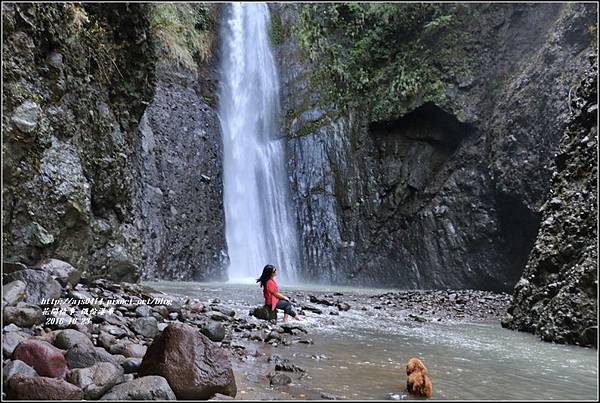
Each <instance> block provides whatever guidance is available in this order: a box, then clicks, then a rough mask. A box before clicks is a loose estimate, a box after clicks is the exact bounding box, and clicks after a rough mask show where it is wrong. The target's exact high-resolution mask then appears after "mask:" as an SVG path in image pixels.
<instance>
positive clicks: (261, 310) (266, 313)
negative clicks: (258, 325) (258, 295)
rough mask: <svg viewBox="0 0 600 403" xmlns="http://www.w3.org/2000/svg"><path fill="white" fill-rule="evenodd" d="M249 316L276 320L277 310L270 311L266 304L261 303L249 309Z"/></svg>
mask: <svg viewBox="0 0 600 403" xmlns="http://www.w3.org/2000/svg"><path fill="white" fill-rule="evenodd" d="M250 316H254V317H255V318H258V319H262V320H277V311H276V310H275V311H272V310H271V309H270V308H269V307H268V306H266V305H261V306H257V307H256V308H254V309H252V310H251V311H250Z"/></svg>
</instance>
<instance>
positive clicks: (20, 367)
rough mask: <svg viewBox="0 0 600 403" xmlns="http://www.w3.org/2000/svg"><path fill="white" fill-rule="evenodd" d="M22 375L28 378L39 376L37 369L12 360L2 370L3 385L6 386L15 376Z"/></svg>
mask: <svg viewBox="0 0 600 403" xmlns="http://www.w3.org/2000/svg"><path fill="white" fill-rule="evenodd" d="M17 374H21V375H24V376H27V377H33V376H38V373H37V372H35V369H33V368H31V367H30V366H29V365H27V364H26V363H24V362H23V361H21V360H11V361H9V362H8V363H7V364H6V365H5V366H4V368H2V384H6V382H8V381H9V380H10V378H12V377H13V376H15V375H17Z"/></svg>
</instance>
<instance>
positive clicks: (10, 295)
mask: <svg viewBox="0 0 600 403" xmlns="http://www.w3.org/2000/svg"><path fill="white" fill-rule="evenodd" d="M26 287H27V284H25V283H24V282H23V281H20V280H15V281H12V282H10V283H8V284H5V285H3V286H2V307H4V305H15V304H17V303H18V302H20V301H23V300H25V299H26V298H27V291H26Z"/></svg>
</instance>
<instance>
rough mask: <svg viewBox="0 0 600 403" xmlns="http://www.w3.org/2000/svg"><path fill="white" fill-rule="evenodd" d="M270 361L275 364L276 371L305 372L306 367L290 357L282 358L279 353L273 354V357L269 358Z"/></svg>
mask: <svg viewBox="0 0 600 403" xmlns="http://www.w3.org/2000/svg"><path fill="white" fill-rule="evenodd" d="M269 362H272V363H274V364H275V371H286V372H305V371H304V369H302V368H300V367H298V366H297V365H295V364H293V363H292V362H291V361H290V360H289V359H287V358H281V357H280V356H278V355H273V356H272V357H271V358H269Z"/></svg>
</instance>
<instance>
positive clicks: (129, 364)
mask: <svg viewBox="0 0 600 403" xmlns="http://www.w3.org/2000/svg"><path fill="white" fill-rule="evenodd" d="M141 366H142V359H141V358H139V357H129V358H126V359H125V360H124V361H123V362H122V363H121V367H122V368H123V370H124V371H125V373H126V374H131V373H132V372H138V371H139V370H140V367H141Z"/></svg>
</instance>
